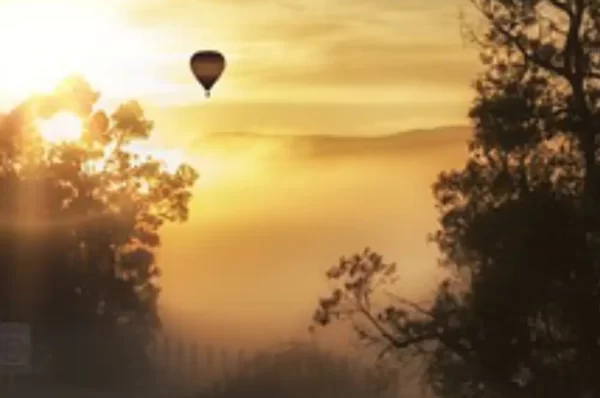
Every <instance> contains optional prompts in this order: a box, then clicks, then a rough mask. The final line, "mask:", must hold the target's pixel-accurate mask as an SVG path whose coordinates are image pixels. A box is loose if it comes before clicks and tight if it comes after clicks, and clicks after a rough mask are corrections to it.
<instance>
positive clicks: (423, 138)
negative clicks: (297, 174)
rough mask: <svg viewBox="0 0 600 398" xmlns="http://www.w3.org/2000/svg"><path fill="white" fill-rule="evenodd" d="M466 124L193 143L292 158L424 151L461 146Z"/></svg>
mask: <svg viewBox="0 0 600 398" xmlns="http://www.w3.org/2000/svg"><path fill="white" fill-rule="evenodd" d="M470 132H471V129H470V127H468V126H447V127H439V128H435V129H428V130H410V131H406V132H399V133H395V134H390V135H385V136H375V137H364V136H363V137H357V136H332V135H277V134H260V133H244V132H230V133H227V132H225V133H213V134H208V135H204V136H202V137H199V138H198V139H197V140H195V141H194V142H193V144H192V145H193V146H194V147H195V148H197V149H198V150H200V151H201V152H204V151H207V152H211V153H215V152H217V153H218V152H228V153H231V152H237V151H245V150H249V149H251V148H255V147H257V146H258V147H263V146H264V147H266V146H270V145H271V146H273V147H279V146H280V147H282V148H286V149H287V150H286V153H287V155H288V156H289V155H290V152H291V153H292V154H293V155H294V157H296V156H299V157H331V156H334V157H340V156H356V155H377V156H386V155H392V154H398V152H400V151H411V150H424V149H427V148H431V149H433V148H436V147H437V148H440V147H444V146H452V145H462V144H464V143H466V140H467V139H468V138H469V135H470Z"/></svg>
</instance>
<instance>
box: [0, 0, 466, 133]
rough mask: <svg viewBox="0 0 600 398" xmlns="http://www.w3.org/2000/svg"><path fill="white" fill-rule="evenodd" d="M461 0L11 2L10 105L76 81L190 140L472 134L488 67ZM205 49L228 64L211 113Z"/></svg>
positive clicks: (3, 86) (5, 17) (5, 31)
mask: <svg viewBox="0 0 600 398" xmlns="http://www.w3.org/2000/svg"><path fill="white" fill-rule="evenodd" d="M463 2H464V0H433V1H422V0H391V1H390V0H369V1H367V0H328V1H322V0H277V1H256V0H219V1H213V0H86V1H85V2H82V1H76V0H2V1H1V2H0V33H1V35H0V48H3V49H4V53H5V54H7V55H8V57H3V63H2V65H1V66H0V93H2V95H1V96H0V104H2V105H3V106H5V107H7V106H10V104H12V103H14V102H15V101H16V100H18V99H19V98H22V97H23V96H24V95H26V94H27V91H32V90H38V89H44V88H46V89H47V88H48V87H49V86H51V85H52V84H53V83H54V81H56V80H58V79H59V78H60V77H61V75H62V74H64V73H66V72H68V71H70V70H72V71H76V72H82V73H83V74H85V75H86V76H87V77H88V78H89V79H90V80H91V82H92V83H93V84H94V85H95V86H96V87H98V88H99V89H100V90H101V91H102V92H103V93H104V94H105V99H106V100H113V101H114V100H120V99H123V98H129V97H134V98H139V99H141V100H143V101H144V102H145V104H146V105H147V106H148V107H150V108H151V111H152V113H151V115H153V116H155V118H156V119H159V121H160V122H161V123H159V126H158V127H159V129H160V130H172V129H178V130H180V131H176V132H175V131H173V132H172V131H169V134H166V133H163V134H164V135H165V136H167V135H168V136H170V139H171V140H172V137H173V136H177V137H180V138H181V137H185V138H190V137H193V135H195V134H197V133H205V132H212V131H222V130H227V131H233V130H236V131H241V130H243V131H261V132H262V131H266V132H269V133H333V134H361V135H376V134H382V133H388V132H394V131H399V130H404V129H410V128H414V127H432V126H438V125H446V124H457V123H462V122H464V121H465V113H466V107H467V105H468V103H469V99H470V97H471V92H470V88H469V82H470V80H471V79H472V77H473V73H474V72H475V71H476V69H477V63H476V56H475V54H474V52H473V51H472V50H469V49H466V48H464V46H463V43H462V40H461V37H460V32H459V30H460V29H459V23H458V12H459V7H460V6H461V5H462V3H463ZM203 48H214V49H218V50H221V51H222V52H223V53H224V54H225V55H226V57H227V60H228V67H227V70H226V72H225V74H224V75H223V78H222V79H221V81H220V82H219V83H217V86H216V88H215V90H214V97H213V99H212V100H210V101H208V102H207V101H206V100H205V99H204V97H203V93H202V90H201V88H200V87H199V86H198V85H197V84H196V83H195V81H194V79H193V77H192V76H191V74H190V71H189V67H188V59H189V56H190V55H191V54H192V53H193V52H194V51H196V50H198V49H203ZM171 108H176V110H177V112H178V113H177V114H176V116H174V115H175V113H173V112H167V110H170V109H171ZM357 109H360V112H358V114H357V111H356V110H357ZM182 117H183V123H184V124H185V126H184V127H181V122H182ZM178 122H179V124H178ZM181 130H184V131H181ZM174 144H175V143H174Z"/></svg>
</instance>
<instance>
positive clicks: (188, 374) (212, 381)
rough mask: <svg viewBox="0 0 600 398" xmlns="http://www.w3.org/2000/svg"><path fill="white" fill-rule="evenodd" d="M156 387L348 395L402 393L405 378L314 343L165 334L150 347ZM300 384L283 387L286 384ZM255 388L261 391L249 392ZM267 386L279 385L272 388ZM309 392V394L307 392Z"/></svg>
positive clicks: (390, 397) (197, 392)
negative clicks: (252, 347)
mask: <svg viewBox="0 0 600 398" xmlns="http://www.w3.org/2000/svg"><path fill="white" fill-rule="evenodd" d="M150 355H151V357H152V358H153V360H154V363H155V364H156V377H155V378H154V380H153V382H154V383H156V384H155V385H156V387H155V388H156V389H157V390H161V391H164V392H166V393H168V394H170V396H172V394H173V393H174V392H175V391H177V393H179V394H181V395H182V396H206V397H212V396H221V397H233V396H238V395H240V396H244V395H245V396H259V395H260V396H262V397H269V396H275V395H278V396H279V395H280V394H278V393H276V391H275V390H277V391H279V392H280V393H282V394H281V396H286V397H292V396H293V395H294V393H295V392H297V393H298V394H300V393H301V392H300V391H297V390H299V389H303V390H305V391H304V392H302V394H301V395H302V396H308V395H311V396H313V397H314V396H328V397H336V396H344V397H348V398H351V397H353V396H356V397H365V396H369V397H382V398H383V397H385V398H396V397H398V396H399V394H400V387H401V383H400V382H401V380H400V377H399V374H398V373H397V372H395V371H389V370H388V371H387V372H385V371H382V369H378V368H376V367H375V366H374V364H373V363H371V364H370V365H369V364H365V363H361V361H359V360H358V359H357V358H352V357H349V356H347V357H341V356H339V355H334V354H332V353H328V352H324V351H321V350H318V349H316V347H314V346H312V347H311V345H310V344H308V343H307V344H300V345H290V346H289V347H287V348H281V349H276V350H273V351H261V352H254V353H252V352H248V351H245V350H230V349H224V348H215V347H212V346H210V345H206V344H199V343H197V342H193V341H192V342H190V341H185V340H182V339H176V338H173V337H168V336H161V337H160V338H158V339H157V340H156V342H155V344H153V345H152V347H151V348H150ZM286 388H287V389H288V390H294V391H286V392H285V393H283V391H281V390H282V389H286ZM250 390H256V391H255V393H256V394H259V395H256V394H251V395H247V394H248V393H249V391H250ZM265 390H269V391H271V390H273V391H271V393H270V394H266V393H265ZM307 394H308V395H307Z"/></svg>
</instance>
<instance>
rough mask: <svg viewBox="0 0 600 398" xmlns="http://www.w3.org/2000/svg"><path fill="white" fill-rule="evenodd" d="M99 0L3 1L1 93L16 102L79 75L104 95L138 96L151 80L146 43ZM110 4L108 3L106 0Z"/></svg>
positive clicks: (0, 8)
mask: <svg viewBox="0 0 600 398" xmlns="http://www.w3.org/2000/svg"><path fill="white" fill-rule="evenodd" d="M101 3H102V2H99V1H92V0H89V1H85V2H82V1H81V0H77V1H75V0H18V1H17V0H2V1H0V48H2V52H3V54H5V55H6V57H4V58H3V62H2V64H1V65H0V92H2V94H3V97H10V98H11V99H13V100H16V101H21V100H22V99H23V98H25V97H27V96H28V95H30V94H31V93H40V92H41V93H48V92H50V91H52V90H53V89H54V86H55V85H56V83H57V82H58V81H60V80H62V79H63V78H65V77H66V76H68V75H71V74H80V75H83V76H84V77H85V78H86V79H87V80H88V81H89V82H90V83H91V84H92V86H94V87H95V88H96V89H98V90H100V91H101V92H102V93H103V94H105V95H110V96H114V97H119V98H120V97H122V96H123V95H139V93H140V91H142V88H143V89H144V90H148V85H151V86H152V85H156V84H157V83H156V81H155V80H156V79H157V78H156V77H155V74H156V73H155V69H156V68H155V65H153V64H154V63H153V62H151V61H152V59H151V58H152V56H153V55H152V51H151V49H152V47H151V42H150V40H149V38H148V37H146V36H145V33H144V32H142V31H140V30H136V29H135V28H134V27H133V26H131V24H129V23H127V22H126V20H125V19H124V18H123V17H122V16H120V15H119V13H118V12H117V11H118V10H117V9H115V7H108V6H107V5H106V4H108V3H109V2H107V1H105V2H104V3H106V4H105V5H104V6H101ZM111 4H112V3H111Z"/></svg>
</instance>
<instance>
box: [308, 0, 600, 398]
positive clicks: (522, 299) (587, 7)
mask: <svg viewBox="0 0 600 398" xmlns="http://www.w3.org/2000/svg"><path fill="white" fill-rule="evenodd" d="M471 3H472V4H473V6H474V8H475V10H476V11H478V14H479V15H480V16H482V17H483V20H484V22H485V24H484V27H483V28H482V30H481V31H474V30H472V31H471V34H472V36H471V38H472V39H473V41H474V42H475V43H476V44H477V45H478V46H479V48H480V54H481V61H482V66H483V71H482V73H481V74H480V75H479V76H478V77H477V79H476V80H475V84H474V88H475V92H476V97H475V100H474V101H473V104H472V107H471V110H470V114H469V116H470V118H471V120H472V123H473V128H474V133H473V137H472V139H471V140H470V142H469V156H468V159H467V160H466V164H465V166H464V167H463V168H462V169H461V170H453V171H447V172H443V173H442V174H440V176H439V178H438V180H437V181H436V183H435V184H434V187H433V191H434V196H435V199H436V202H437V210H438V212H439V223H440V228H439V230H438V231H437V232H436V233H435V234H434V235H433V236H432V237H431V238H432V240H433V241H434V242H435V243H437V246H438V247H439V249H440V252H441V259H440V263H441V265H442V267H443V268H444V270H445V271H447V272H449V274H450V277H448V278H447V279H446V280H445V281H444V282H443V283H442V284H441V285H440V287H439V289H438V292H437V294H436V295H435V298H434V300H433V301H432V302H431V303H425V304H419V303H414V302H411V301H409V300H406V299H403V298H402V297H401V296H399V295H398V294H397V293H398V292H397V291H395V290H394V284H393V282H394V278H396V277H398V276H399V275H400V274H399V272H398V271H396V269H395V265H394V264H389V263H387V262H385V261H384V260H383V259H382V257H381V256H380V255H379V254H377V253H374V252H372V251H370V250H366V251H365V252H364V253H359V254H357V255H356V256H354V257H352V258H350V259H342V260H341V261H340V262H339V264H338V265H337V266H335V267H333V268H332V270H331V271H330V272H329V273H328V278H329V279H331V280H332V281H334V282H336V286H337V287H336V288H335V290H334V292H333V294H332V295H331V296H330V297H327V298H324V299H322V300H321V302H320V305H319V307H318V309H317V311H316V313H315V321H316V322H317V323H320V324H327V323H329V322H331V321H332V320H334V319H338V318H344V319H350V320H352V321H353V322H354V323H355V325H356V326H357V330H358V331H359V333H360V335H361V336H362V337H363V338H365V339H367V340H368V341H370V342H375V343H377V344H381V345H382V347H383V348H384V349H385V350H386V351H385V352H393V353H395V354H396V355H398V356H399V358H412V357H414V356H420V357H425V359H426V363H427V372H426V380H427V381H428V382H429V385H430V386H431V387H432V389H433V391H434V392H435V393H436V394H437V395H438V396H444V397H565V396H572V397H583V396H590V395H589V394H591V396H598V395H600V379H599V378H598V377H597V375H596V371H595V369H598V368H600V299H599V293H600V291H599V289H600V264H599V262H600V218H599V215H600V206H598V203H599V201H598V200H599V199H600V197H599V194H598V193H599V189H598V188H599V187H600V179H599V175H598V166H597V149H598V148H597V145H598V144H597V135H598V132H600V128H599V127H600V2H598V1H596V0H471ZM586 394H588V395H586Z"/></svg>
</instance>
